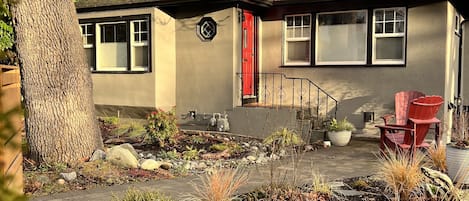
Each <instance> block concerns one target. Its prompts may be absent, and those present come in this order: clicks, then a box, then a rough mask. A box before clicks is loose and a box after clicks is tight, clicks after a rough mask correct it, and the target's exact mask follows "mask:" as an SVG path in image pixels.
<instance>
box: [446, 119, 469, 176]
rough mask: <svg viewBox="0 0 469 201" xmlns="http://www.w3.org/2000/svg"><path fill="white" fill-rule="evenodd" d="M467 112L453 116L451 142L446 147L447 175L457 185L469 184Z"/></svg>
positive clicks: (468, 125) (468, 126)
mask: <svg viewBox="0 0 469 201" xmlns="http://www.w3.org/2000/svg"><path fill="white" fill-rule="evenodd" d="M468 129H469V112H467V111H465V112H461V113H460V114H455V115H454V118H453V127H452V128H451V142H450V143H449V144H447V145H446V164H447V168H448V175H449V176H450V178H451V179H452V180H453V181H455V182H458V183H463V184H469V133H468Z"/></svg>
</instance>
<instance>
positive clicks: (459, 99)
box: [455, 19, 467, 114]
mask: <svg viewBox="0 0 469 201" xmlns="http://www.w3.org/2000/svg"><path fill="white" fill-rule="evenodd" d="M466 22H467V20H466V19H464V20H463V21H462V22H461V23H460V24H459V52H458V95H457V96H456V100H455V102H456V113H457V114H460V112H461V106H462V97H461V92H462V89H461V87H462V81H463V80H462V70H463V68H462V61H463V60H462V57H463V55H462V52H463V39H464V37H463V36H464V35H463V33H464V32H463V29H464V23H466Z"/></svg>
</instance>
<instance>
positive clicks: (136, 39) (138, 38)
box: [134, 33, 140, 42]
mask: <svg viewBox="0 0 469 201" xmlns="http://www.w3.org/2000/svg"><path fill="white" fill-rule="evenodd" d="M134 41H136V42H140V34H138V33H136V34H134Z"/></svg>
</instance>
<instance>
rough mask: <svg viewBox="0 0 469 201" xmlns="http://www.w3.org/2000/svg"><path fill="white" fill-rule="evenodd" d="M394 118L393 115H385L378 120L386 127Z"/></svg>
mask: <svg viewBox="0 0 469 201" xmlns="http://www.w3.org/2000/svg"><path fill="white" fill-rule="evenodd" d="M394 117H395V116H394V114H385V115H383V116H381V117H380V118H381V119H383V120H384V125H388V122H389V121H390V120H391V119H392V118H394Z"/></svg>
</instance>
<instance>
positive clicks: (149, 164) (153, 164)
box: [140, 159, 162, 170]
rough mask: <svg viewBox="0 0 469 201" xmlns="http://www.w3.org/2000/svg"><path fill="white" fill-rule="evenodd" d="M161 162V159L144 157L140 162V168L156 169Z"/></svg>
mask: <svg viewBox="0 0 469 201" xmlns="http://www.w3.org/2000/svg"><path fill="white" fill-rule="evenodd" d="M161 163H162V162H161V161H155V160H153V159H144V160H142V163H140V168H142V169H144V170H156V169H158V168H160V166H161Z"/></svg>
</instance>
